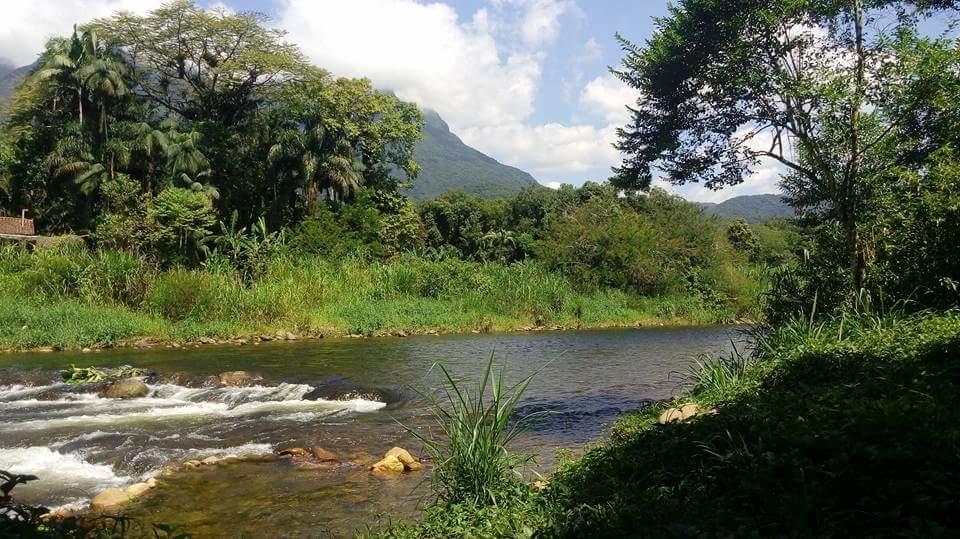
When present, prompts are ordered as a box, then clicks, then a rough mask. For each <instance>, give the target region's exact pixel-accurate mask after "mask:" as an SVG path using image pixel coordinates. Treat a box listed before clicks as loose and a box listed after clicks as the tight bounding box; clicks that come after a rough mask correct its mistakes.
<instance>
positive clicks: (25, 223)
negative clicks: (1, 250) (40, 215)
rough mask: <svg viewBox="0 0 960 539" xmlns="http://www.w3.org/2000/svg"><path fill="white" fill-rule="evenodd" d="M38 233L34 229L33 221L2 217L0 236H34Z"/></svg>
mask: <svg viewBox="0 0 960 539" xmlns="http://www.w3.org/2000/svg"><path fill="white" fill-rule="evenodd" d="M35 233H36V232H35V231H34V229H33V219H21V218H19V217H0V234H19V235H23V236H33V235H34V234H35Z"/></svg>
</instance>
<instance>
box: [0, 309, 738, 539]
mask: <svg viewBox="0 0 960 539" xmlns="http://www.w3.org/2000/svg"><path fill="white" fill-rule="evenodd" d="M738 340H740V336H739V333H738V331H737V329H736V328H722V327H721V328H656V329H616V330H591V331H566V332H544V333H533V334H530V333H523V334H498V335H467V336H463V335H452V336H418V337H410V338H382V339H327V340H316V341H296V342H282V343H279V342H265V343H262V344H259V345H256V346H254V345H248V346H232V345H226V346H205V347H202V348H197V349H150V350H141V351H133V350H106V351H100V352H91V353H72V352H61V353H52V354H50V353H48V354H42V353H25V354H10V355H4V356H0V469H5V470H8V471H12V472H16V473H30V474H34V475H37V476H39V477H40V480H39V481H36V482H33V483H30V484H28V485H24V486H20V487H17V489H16V491H15V492H14V493H15V494H16V495H17V499H18V500H19V501H22V502H29V503H42V504H45V505H47V506H63V505H66V506H82V505H83V504H84V503H86V501H87V500H89V499H90V497H91V496H93V495H94V494H96V493H97V492H99V491H100V490H102V489H104V488H107V487H111V486H124V485H127V484H131V483H134V482H137V481H143V480H144V479H146V478H149V477H153V476H156V475H158V474H159V473H160V472H161V470H163V468H164V466H167V465H169V464H171V463H182V462H184V461H186V460H190V459H202V458H205V457H208V456H216V457H220V458H222V457H226V456H241V455H250V454H265V453H270V452H273V451H276V450H279V449H283V448H288V447H315V446H319V447H323V448H325V449H327V450H330V451H333V452H335V453H337V454H338V455H339V457H340V459H341V461H342V462H343V463H344V464H343V465H341V466H336V467H330V468H310V469H307V468H303V467H300V466H297V465H295V464H293V463H291V462H290V461H288V460H274V461H267V462H234V463H232V464H230V465H218V466H205V467H202V468H200V469H197V470H191V471H188V472H182V473H178V474H175V475H173V476H170V477H166V478H164V480H163V481H161V483H160V486H159V487H157V488H155V489H153V490H152V491H151V492H150V493H149V495H147V496H145V497H144V499H143V500H142V501H138V502H136V503H134V504H133V505H131V506H129V507H128V508H127V512H128V514H129V515H130V516H131V517H133V518H135V519H136V520H137V521H138V522H140V523H141V524H142V525H143V526H145V527H144V528H143V530H142V531H143V532H144V533H146V532H147V531H148V526H149V524H150V523H157V522H162V523H168V524H176V525H180V526H181V527H182V529H183V530H185V531H188V532H190V533H192V534H193V535H194V536H195V537H219V536H244V537H277V536H284V537H316V536H331V537H341V536H350V535H352V534H353V533H354V532H356V531H358V530H364V529H367V528H374V527H377V526H380V525H383V524H385V523H388V522H391V521H397V520H398V519H405V518H416V517H417V516H418V514H419V511H420V508H421V507H422V504H423V503H426V502H427V501H429V496H430V492H431V490H430V485H429V463H427V465H428V466H427V470H426V472H421V473H415V474H409V475H405V476H403V477H402V478H399V479H384V478H380V477H375V476H373V475H372V474H371V473H370V472H369V471H368V470H367V469H365V468H364V467H363V466H362V465H360V464H353V463H354V462H357V463H363V462H369V461H370V460H371V459H373V460H375V459H376V458H377V457H379V456H381V455H382V454H383V453H384V451H386V450H387V449H389V448H391V447H393V446H396V445H399V446H402V447H405V448H408V449H410V450H411V451H412V452H413V453H415V454H416V453H420V448H419V446H418V444H417V443H416V441H415V440H414V439H413V437H412V436H411V435H410V434H409V433H408V432H407V431H406V429H407V428H413V429H417V431H418V432H421V433H423V434H427V435H429V434H430V433H431V432H434V431H436V427H435V426H434V424H433V423H432V419H431V417H430V415H429V410H428V409H427V407H426V403H425V402H424V400H423V399H422V398H421V397H419V396H418V394H417V391H415V389H419V390H421V391H435V390H436V389H437V388H438V387H439V386H440V373H439V372H437V370H436V369H432V368H431V367H432V366H433V365H434V364H435V363H437V362H442V363H443V365H444V366H446V368H447V369H448V370H449V371H450V372H451V374H453V375H454V376H455V377H457V378H458V379H459V380H461V381H463V382H465V383H466V384H467V385H468V386H469V387H472V386H473V385H475V382H476V380H477V379H478V377H479V376H480V375H481V373H482V371H483V368H484V366H485V364H486V361H487V359H488V357H489V356H490V354H491V353H493V354H494V355H495V356H494V357H495V363H497V364H502V363H504V362H506V365H507V367H506V368H507V377H508V380H512V381H517V380H519V379H521V378H523V377H524V376H526V375H527V374H529V373H531V372H533V371H536V370H538V369H542V371H541V372H540V373H539V374H538V375H537V377H536V378H535V379H534V381H533V383H531V385H530V387H529V390H528V392H527V393H526V394H525V398H524V400H523V402H522V405H521V409H520V410H519V413H520V414H526V413H530V412H534V411H541V410H549V411H550V413H549V414H548V415H546V416H545V417H544V418H543V419H542V420H541V421H539V422H538V423H537V424H536V425H535V426H534V428H533V429H531V430H530V431H529V432H527V433H526V434H524V435H523V436H522V437H521V438H520V439H519V440H518V441H517V443H516V447H515V449H516V450H518V451H521V452H525V453H528V454H531V455H533V456H535V458H536V460H535V462H534V464H532V466H531V469H530V470H526V472H525V473H526V474H527V475H528V477H535V476H536V474H537V473H541V474H548V473H550V472H551V471H552V470H553V469H554V467H555V465H556V462H557V454H558V452H559V451H564V450H566V451H571V452H573V453H576V452H577V451H582V450H583V448H584V447H586V446H587V445H589V444H591V443H595V442H596V441H597V440H599V439H602V436H603V433H604V428H605V427H606V426H607V425H609V424H610V423H611V422H612V421H613V420H615V419H616V418H617V417H619V416H620V415H622V414H624V413H628V412H630V411H631V410H637V409H640V408H642V407H643V406H645V405H646V404H648V403H649V402H651V401H654V400H660V399H665V398H669V397H671V396H674V395H676V394H677V393H678V392H680V391H681V390H682V388H683V375H684V373H685V372H686V371H687V369H688V368H689V366H690V364H691V363H692V362H693V361H694V360H695V359H696V358H697V357H698V356H700V355H702V354H709V353H718V352H724V351H726V350H729V349H730V347H731V341H738ZM71 364H74V365H77V366H88V365H95V366H101V367H110V366H119V365H132V366H135V367H140V368H143V369H147V370H149V371H151V372H153V373H155V375H154V376H153V377H152V378H151V379H150V384H149V385H150V393H149V395H148V396H147V397H144V398H137V399H128V400H118V399H106V398H100V397H98V396H97V395H96V394H95V393H93V392H91V391H90V390H84V389H83V387H82V386H81V387H79V388H78V387H74V386H69V385H66V384H63V383H62V382H60V379H59V378H60V376H59V371H60V370H61V369H63V368H65V367H67V366H69V365H71ZM238 370H242V371H248V372H250V373H256V374H257V375H259V376H261V377H262V378H263V379H262V380H261V381H258V382H256V383H255V384H254V385H252V386H248V387H222V386H218V385H215V384H213V383H212V380H213V377H214V376H216V375H217V374H218V373H221V372H225V371H238Z"/></svg>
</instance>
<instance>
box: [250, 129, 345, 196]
mask: <svg viewBox="0 0 960 539" xmlns="http://www.w3.org/2000/svg"><path fill="white" fill-rule="evenodd" d="M267 159H268V160H269V162H270V165H271V167H273V169H274V171H275V173H276V175H277V177H278V178H279V179H280V180H281V182H282V181H284V180H288V181H293V182H295V183H296V185H297V190H298V191H299V192H300V193H301V196H302V198H303V201H304V208H305V209H306V210H307V211H308V212H309V211H310V208H311V207H312V206H313V204H314V203H315V202H316V201H317V200H319V199H320V191H321V190H325V191H326V196H328V197H329V198H330V199H332V200H337V199H338V198H339V197H347V196H349V195H350V194H351V193H353V192H354V191H355V190H356V189H358V188H359V187H360V186H361V185H362V183H363V176H362V174H361V172H362V170H363V168H362V165H361V164H360V163H359V161H358V160H357V159H355V158H354V156H353V149H352V148H351V147H350V144H349V142H348V141H347V140H346V139H345V138H344V137H342V136H340V135H339V133H337V132H335V131H333V130H329V129H326V128H324V126H323V125H321V124H317V125H314V126H312V127H310V126H308V127H307V128H305V129H301V128H297V127H288V128H286V129H283V130H281V131H280V133H279V134H278V135H277V136H276V138H275V139H274V143H273V145H272V146H271V147H270V150H269V152H268V153H267Z"/></svg>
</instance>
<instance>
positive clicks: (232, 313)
mask: <svg viewBox="0 0 960 539" xmlns="http://www.w3.org/2000/svg"><path fill="white" fill-rule="evenodd" d="M0 308H2V312H0V348H10V349H31V348H39V347H47V346H49V347H59V348H80V347H85V346H91V347H92V346H110V345H115V344H117V343H120V342H125V341H132V340H135V339H137V338H141V337H151V338H157V339H169V340H195V339H197V338H199V337H214V338H228V337H238V336H249V335H254V334H260V333H272V332H275V331H277V330H281V329H282V330H287V331H292V332H294V333H299V334H321V335H327V336H336V335H347V334H364V335H377V334H383V333H397V332H401V331H402V332H407V333H425V332H428V331H438V332H469V331H482V332H488V331H508V330H517V329H522V328H525V327H536V326H551V325H561V326H565V327H600V326H632V325H637V324H641V325H644V324H646V325H655V324H670V325H677V324H713V323H719V322H728V321H732V320H735V319H737V318H738V317H740V316H741V315H743V312H742V308H739V307H736V306H735V305H734V302H727V303H721V304H718V303H717V302H716V301H715V299H714V298H709V299H707V298H703V297H701V295H699V294H696V293H693V292H691V293H676V294H671V295H665V296H657V297H638V296H636V295H633V294H629V293H625V292H622V291H618V290H597V291H590V292H584V291H580V290H577V289H576V288H575V287H574V286H573V285H572V284H571V283H570V281H569V280H567V279H566V278H564V277H563V276H561V275H559V274H557V273H553V272H550V271H548V270H546V269H545V268H544V267H543V266H541V265H539V264H537V263H534V262H529V263H523V264H514V265H510V266H504V265H501V264H497V263H479V262H467V261H462V260H458V259H445V260H427V259H422V258H417V257H415V256H412V255H404V256H401V257H398V258H396V259H394V260H391V261H366V260H362V259H345V260H324V259H320V258H309V257H294V256H280V257H278V258H276V259H274V260H273V261H271V263H270V264H269V265H268V266H267V268H266V269H265V271H264V273H263V274H262V275H259V276H258V277H257V278H256V279H255V280H254V281H253V283H252V284H250V283H247V282H245V281H244V280H243V279H241V278H240V277H239V276H238V275H237V274H236V273H235V272H233V271H232V270H229V269H223V268H222V267H220V266H211V267H210V268H207V269H197V270H186V269H176V268H174V269H169V270H164V271H161V270H159V269H157V268H156V267H154V266H152V265H151V264H149V263H147V262H145V261H144V260H143V259H141V258H138V257H136V256H133V255H129V254H123V253H115V252H94V253H90V252H86V251H82V250H80V251H75V252H67V253H63V252H57V251H42V252H38V253H33V254H29V253H25V252H23V251H20V250H18V249H15V248H10V247H7V248H4V249H0ZM754 310H757V309H754Z"/></svg>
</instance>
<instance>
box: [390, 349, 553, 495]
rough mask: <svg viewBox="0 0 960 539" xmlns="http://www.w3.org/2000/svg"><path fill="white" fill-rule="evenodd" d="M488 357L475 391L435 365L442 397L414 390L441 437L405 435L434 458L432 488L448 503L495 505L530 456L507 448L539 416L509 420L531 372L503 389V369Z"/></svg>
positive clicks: (533, 415) (517, 476)
mask: <svg viewBox="0 0 960 539" xmlns="http://www.w3.org/2000/svg"><path fill="white" fill-rule="evenodd" d="M493 359H494V355H493V354H492V353H491V354H490V359H489V360H488V361H487V365H486V368H485V370H484V373H483V377H482V379H481V380H480V383H479V385H478V387H477V388H476V390H475V391H470V390H468V389H467V388H466V387H464V386H463V384H461V383H460V382H457V381H456V380H455V379H454V378H453V376H451V375H450V373H449V372H448V371H447V369H446V368H445V367H444V366H443V365H441V364H439V363H438V364H436V365H435V366H436V368H438V369H439V370H440V372H442V373H443V377H444V382H445V387H444V389H443V395H444V396H443V398H442V399H438V398H437V397H436V396H434V395H433V393H431V392H428V391H419V393H420V395H421V396H423V397H424V398H425V399H427V401H428V402H429V403H430V409H431V412H432V413H433V416H434V418H435V419H436V422H437V426H438V427H439V428H440V430H441V432H442V436H440V437H438V438H430V437H427V436H424V435H422V434H420V433H419V432H417V431H415V430H413V429H409V431H410V432H411V433H412V434H413V435H414V436H416V437H417V439H419V440H420V441H421V442H422V443H423V445H424V447H425V448H426V450H427V452H428V453H429V454H430V456H431V457H433V460H434V462H435V463H436V467H435V468H434V472H433V481H434V483H433V484H434V486H435V489H436V490H437V493H438V495H439V498H440V499H441V500H443V501H444V502H447V503H471V504H476V505H481V506H483V505H497V503H498V499H499V498H500V497H501V495H503V494H504V493H506V492H508V491H509V490H510V487H511V486H514V485H515V484H516V481H517V479H518V478H519V473H518V471H517V469H518V468H519V467H521V466H522V465H524V464H525V463H526V462H528V461H529V457H523V456H519V455H517V454H515V453H512V452H511V451H510V449H509V445H510V443H511V442H512V441H513V440H514V439H515V438H516V437H517V436H518V435H520V434H521V433H522V432H524V431H525V430H526V429H527V428H528V427H529V426H530V424H531V422H532V421H534V420H535V419H536V418H537V417H538V416H541V415H543V413H544V412H535V413H533V414H530V415H526V416H524V417H521V418H514V417H513V416H514V412H515V411H516V408H517V405H518V404H519V403H520V399H521V398H522V397H523V393H524V392H525V391H526V389H527V386H529V385H530V382H531V381H532V380H533V377H534V376H535V375H536V373H533V374H531V375H529V376H527V377H526V378H524V379H523V380H521V381H519V382H517V383H516V384H514V385H512V386H510V387H507V385H506V383H505V380H504V377H505V371H506V365H503V366H501V367H500V369H499V370H498V371H497V372H494V365H493Z"/></svg>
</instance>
